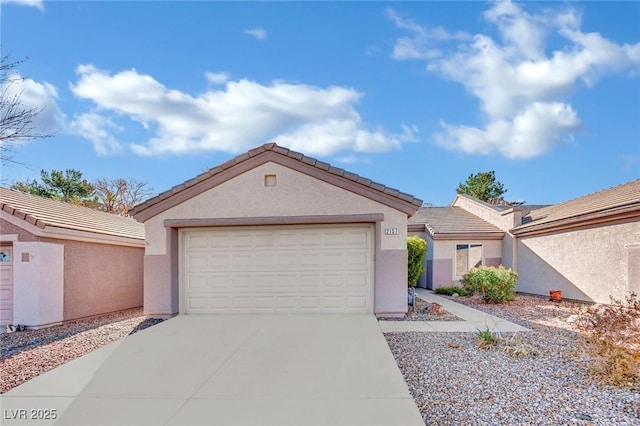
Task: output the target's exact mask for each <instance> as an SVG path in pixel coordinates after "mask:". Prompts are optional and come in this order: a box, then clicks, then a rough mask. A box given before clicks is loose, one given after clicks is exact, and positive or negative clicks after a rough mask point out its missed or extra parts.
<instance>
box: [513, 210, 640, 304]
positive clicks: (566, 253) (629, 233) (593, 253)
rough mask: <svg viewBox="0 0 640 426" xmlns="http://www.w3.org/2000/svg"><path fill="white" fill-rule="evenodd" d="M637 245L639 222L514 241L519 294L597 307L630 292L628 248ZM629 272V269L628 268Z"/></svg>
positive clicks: (639, 241) (639, 229)
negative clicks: (552, 294) (557, 295)
mask: <svg viewBox="0 0 640 426" xmlns="http://www.w3.org/2000/svg"><path fill="white" fill-rule="evenodd" d="M638 243H640V222H631V223H622V224H616V225H607V226H599V227H593V228H588V229H582V230H575V231H565V232H562V233H556V234H550V235H542V236H533V237H523V238H519V239H518V258H517V262H518V263H517V264H518V271H519V273H520V277H519V280H518V291H522V292H527V293H534V294H542V295H548V294H549V290H551V289H554V290H555V289H558V290H563V297H565V298H570V299H581V300H588V301H595V302H600V303H608V302H610V299H609V295H612V296H614V297H616V298H618V299H622V298H623V297H624V294H625V292H627V291H629V290H631V289H633V286H634V285H635V284H634V283H630V282H629V278H628V271H629V270H630V269H633V268H630V265H628V261H629V259H630V258H632V257H630V256H629V250H630V248H629V247H630V246H633V245H634V244H638ZM631 266H633V265H631Z"/></svg>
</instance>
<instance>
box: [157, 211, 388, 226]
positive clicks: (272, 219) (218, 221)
mask: <svg viewBox="0 0 640 426" xmlns="http://www.w3.org/2000/svg"><path fill="white" fill-rule="evenodd" d="M383 220H384V214H382V213H370V214H353V215H346V214H345V215H327V216H325V215H318V216H264V217H222V218H210V219H166V220H165V221H164V226H165V227H166V228H167V229H173V228H210V227H217V226H259V225H313V224H339V223H373V222H382V221H383Z"/></svg>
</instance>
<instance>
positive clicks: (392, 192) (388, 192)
mask: <svg viewBox="0 0 640 426" xmlns="http://www.w3.org/2000/svg"><path fill="white" fill-rule="evenodd" d="M268 152H273V153H276V154H280V155H282V156H285V157H288V158H290V159H293V160H295V161H298V162H300V163H302V164H306V165H310V166H313V167H314V168H316V169H319V170H322V171H324V172H326V173H329V174H331V175H334V176H338V177H341V178H344V179H346V180H348V181H351V182H354V183H357V184H359V185H362V186H363V187H366V188H369V189H372V190H374V191H377V192H379V193H381V194H384V195H385V196H388V197H393V198H396V199H398V200H400V201H402V202H404V203H408V204H410V205H413V206H414V207H415V208H417V207H420V206H421V205H422V200H420V199H418V198H416V197H414V196H413V195H410V194H406V193H404V192H401V191H399V190H397V189H394V188H390V187H387V186H385V185H382V184H380V183H377V182H373V181H372V180H371V179H367V178H364V177H362V176H359V175H357V174H355V173H351V172H348V171H346V170H344V169H341V168H338V167H333V166H331V165H330V164H328V163H325V162H323V161H320V160H316V159H315V158H312V157H309V156H306V155H304V154H302V153H299V152H295V151H292V150H290V149H288V148H285V147H282V146H279V145H277V144H276V143H274V142H272V143H267V144H264V145H262V146H259V147H256V148H253V149H251V150H249V151H248V152H245V153H244V154H240V155H237V156H236V157H234V158H232V159H230V160H228V161H226V162H225V163H223V164H221V165H219V166H217V167H214V168H212V169H210V170H208V171H206V172H204V173H201V174H200V175H198V176H196V177H194V178H193V179H189V180H187V181H185V182H183V183H181V184H179V185H176V186H174V187H173V188H171V189H169V190H167V191H165V192H163V193H161V194H159V195H157V196H155V197H153V198H150V199H148V200H146V201H145V202H143V203H141V204H138V205H137V206H135V208H134V209H133V211H132V214H134V215H137V214H139V213H141V212H142V211H143V210H146V209H148V208H149V207H152V206H153V205H155V204H158V203H160V202H162V201H164V200H166V199H168V198H170V197H172V196H173V195H175V194H178V193H180V192H182V191H184V190H185V189H188V188H190V187H193V186H195V185H198V184H200V183H201V182H203V181H205V180H209V179H210V178H212V177H214V176H216V175H219V174H220V173H222V172H223V171H225V170H227V169H229V168H231V167H234V166H237V165H240V164H242V163H244V162H246V161H247V160H250V159H252V158H253V157H256V156H258V155H260V154H264V153H268Z"/></svg>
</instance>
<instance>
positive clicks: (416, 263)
mask: <svg viewBox="0 0 640 426" xmlns="http://www.w3.org/2000/svg"><path fill="white" fill-rule="evenodd" d="M407 254H408V256H407V263H408V268H407V283H408V284H409V287H415V286H416V284H418V280H419V279H420V275H422V272H423V271H424V258H425V256H426V254H427V242H426V241H425V240H423V239H422V238H420V237H418V236H413V237H409V238H407Z"/></svg>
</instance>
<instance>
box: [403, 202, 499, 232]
mask: <svg viewBox="0 0 640 426" xmlns="http://www.w3.org/2000/svg"><path fill="white" fill-rule="evenodd" d="M408 223H409V225H416V224H417V225H420V224H424V225H426V227H427V229H428V230H429V232H430V233H431V234H432V235H434V236H435V235H437V234H469V233H487V234H493V233H500V234H504V232H503V231H502V230H501V229H500V228H498V227H497V226H494V225H492V224H490V223H489V222H487V221H485V220H483V219H481V218H479V217H478V216H476V215H474V214H472V213H469V212H468V211H466V210H464V209H463V208H461V207H456V206H449V207H425V208H421V209H420V210H418V212H417V213H416V214H415V215H413V216H412V217H411V218H409V221H408Z"/></svg>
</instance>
